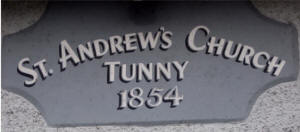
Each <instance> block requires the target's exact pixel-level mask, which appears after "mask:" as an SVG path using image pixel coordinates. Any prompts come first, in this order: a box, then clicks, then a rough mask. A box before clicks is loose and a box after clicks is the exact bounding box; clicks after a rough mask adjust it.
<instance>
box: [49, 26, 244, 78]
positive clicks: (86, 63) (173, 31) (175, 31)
mask: <svg viewBox="0 0 300 132" xmlns="http://www.w3.org/2000/svg"><path fill="white" fill-rule="evenodd" d="M154 28H155V27H154ZM172 31H173V32H175V33H177V32H176V31H175V30H172ZM215 32H216V31H215ZM83 40H84V39H83ZM56 51H57V50H56ZM87 63H89V62H87ZM87 63H86V64H87ZM90 63H91V62H90ZM86 64H85V65H86ZM248 68H249V67H248ZM67 70H68V69H67ZM54 76H56V74H55V75H54ZM45 81H47V80H45Z"/></svg>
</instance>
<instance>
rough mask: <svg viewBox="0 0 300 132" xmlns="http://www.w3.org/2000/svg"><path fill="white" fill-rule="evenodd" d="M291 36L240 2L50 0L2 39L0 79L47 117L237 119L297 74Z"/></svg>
mask: <svg viewBox="0 0 300 132" xmlns="http://www.w3.org/2000/svg"><path fill="white" fill-rule="evenodd" d="M296 36H297V32H296V30H295V28H294V27H292V26H291V25H287V24H283V23H279V22H275V21H273V20H270V19H268V18H266V17H264V16H262V15H260V14H259V13H258V12H257V11H256V10H255V9H254V7H253V6H252V5H251V3H250V2H186V3H185V2H177V3H176V2H172V3H169V2H156V3H153V2H121V3H117V2H103V3H102V2H87V3H81V2H73V3H71V2H58V3H56V2H50V3H49V4H48V7H47V10H46V12H45V14H44V16H42V18H41V19H40V21H39V22H38V23H36V24H35V25H33V26H31V27H29V28H27V29H25V30H23V31H21V32H18V33H16V34H13V35H9V36H5V37H4V38H3V45H2V88H5V89H7V90H9V91H12V92H15V93H17V94H20V95H22V96H24V97H25V98H26V99H28V100H30V101H31V102H32V103H33V104H34V105H35V106H36V107H37V108H38V109H39V111H41V113H42V115H43V116H44V117H45V120H46V121H47V123H48V124H49V125H51V126H73V125H96V124H145V125H148V124H162V123H178V122H220V121H233V120H241V119H245V118H246V117H247V116H248V114H249V112H250V111H251V108H252V104H253V103H254V102H255V100H256V98H257V97H258V96H259V95H260V94H261V93H262V92H263V91H264V90H266V89H267V88H270V87H272V86H273V85H276V84H278V83H281V82H286V81H292V80H295V79H296V78H297V75H298V73H297V72H298V64H299V60H298V55H299V52H298V43H297V38H296Z"/></svg>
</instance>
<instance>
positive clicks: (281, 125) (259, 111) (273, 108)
mask: <svg viewBox="0 0 300 132" xmlns="http://www.w3.org/2000/svg"><path fill="white" fill-rule="evenodd" d="M252 3H253V4H254V5H255V7H256V8H257V9H258V10H259V11H260V12H261V13H262V14H263V15H265V16H267V17H270V18H272V19H275V20H277V21H281V22H284V23H293V24H294V25H295V26H296V28H297V30H298V40H299V42H300V34H299V31H300V1H298V0H294V1H279V0H277V1H274V0H273V1H268V0H260V1H253V2H252ZM46 6H47V2H30V1H23V2H11V1H5V2H2V30H1V32H2V36H5V35H7V34H12V33H15V32H18V31H20V30H22V29H25V28H26V27H28V26H31V25H32V24H34V23H35V22H37V21H38V19H39V18H40V16H41V15H42V14H43V12H44V11H45V9H46ZM299 47H300V46H299ZM1 99H2V102H1V103H2V111H1V113H2V124H1V125H2V130H3V131H4V132H19V131H22V132H41V131H46V132H69V131H75V132H86V131H91V132H98V131H99V132H100V131H108V132H112V131H122V132H127V131H128V132H131V131H134V132H139V131H143V132H145V131H146V132H152V131H165V132H169V131H178V132H179V131H187V132H193V131H195V132H246V131H247V132H300V79H298V80H297V81H294V82H288V83H283V84H279V85H277V86H274V87H272V88H270V89H268V90H267V91H266V92H264V93H263V94H262V95H260V97H259V98H258V99H257V101H256V103H255V104H254V107H253V109H252V111H251V113H250V115H249V117H248V118H247V119H246V120H244V121H239V122H230V123H210V124H201V123H197V124H172V125H164V126H89V127H66V128H52V127H48V126H47V124H46V122H45V120H44V119H43V117H42V116H41V114H40V112H39V111H37V109H36V108H35V107H34V106H33V105H32V104H31V103H30V102H29V101H27V100H25V99H24V98H23V97H21V96H19V95H16V94H14V93H10V92H7V91H6V90H4V89H2V94H1Z"/></svg>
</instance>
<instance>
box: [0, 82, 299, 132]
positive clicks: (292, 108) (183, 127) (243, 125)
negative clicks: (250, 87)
mask: <svg viewBox="0 0 300 132" xmlns="http://www.w3.org/2000/svg"><path fill="white" fill-rule="evenodd" d="M284 86H286V87H289V88H291V87H295V86H294V85H292V84H284ZM284 89H286V88H285V87H277V88H276V89H275V92H272V94H279V95H278V96H276V97H277V98H281V97H282V98H287V100H284V101H280V102H284V103H282V104H291V106H289V105H288V106H287V107H288V108H290V109H289V110H290V111H291V112H292V113H290V114H292V115H293V116H292V117H293V118H291V119H290V120H288V121H286V122H285V121H282V119H281V120H280V118H278V119H279V120H278V121H279V122H277V123H279V126H280V124H283V125H284V124H285V123H288V122H289V121H290V122H291V123H292V122H294V123H292V124H291V125H290V126H287V127H293V126H295V127H297V115H298V114H297V108H298V107H297V98H296V97H297V95H298V94H297V93H298V92H297V89H296V90H293V89H291V90H289V91H285V90H284ZM266 94H267V95H268V94H269V93H268V92H267V93H266ZM285 94H287V95H285ZM289 95H290V96H289ZM5 96H6V95H5V94H4V97H5ZM268 97H269V96H267V97H265V98H264V99H266V100H268V99H269V98H268ZM294 97H295V98H294ZM295 101H296V102H295ZM267 102H270V103H271V104H272V101H267ZM292 104H295V105H292ZM298 104H299V103H298ZM259 106H260V107H263V108H270V107H272V108H274V106H272V105H268V103H267V104H260V105H259ZM263 108H262V109H263ZM266 111H267V110H266ZM279 111H281V108H279ZM293 112H295V113H293ZM254 113H257V111H256V110H255V109H254ZM258 113H260V112H259V110H258ZM271 113H272V112H271ZM274 113H276V112H274ZM285 113H286V112H285ZM263 115H265V112H264V113H263ZM263 115H261V116H259V115H258V117H256V116H255V115H254V117H250V118H249V119H248V120H247V121H246V122H242V123H239V124H238V126H241V127H240V128H241V129H245V130H252V129H254V128H258V129H259V128H262V125H263V124H265V123H262V125H258V124H256V123H255V122H256V121H260V120H264V121H267V123H266V124H267V125H268V123H270V122H272V121H274V118H275V120H276V117H277V116H271V119H270V117H268V116H267V117H268V119H266V117H265V118H264V116H263ZM275 115H276V114H275ZM283 115H285V114H283ZM272 119H273V120H272ZM268 120H270V122H268ZM271 120H272V121H271ZM252 121H253V125H255V124H256V125H257V126H256V127H254V126H252V125H251V122H252ZM282 122H283V123H282ZM248 123H250V124H248ZM295 123H296V124H295ZM270 124H273V125H274V124H276V122H275V123H274V122H272V123H270ZM270 124H269V125H270ZM213 126H214V127H215V129H220V128H222V127H225V128H227V130H228V129H229V128H231V127H232V125H230V124H229V123H228V124H225V125H222V124H211V125H204V126H203V125H200V126H199V125H197V124H194V125H188V126H186V125H179V126H172V125H171V126H167V127H162V126H158V127H150V128H143V127H129V129H128V130H130V129H133V130H137V131H138V130H155V129H162V130H168V129H172V130H205V128H210V127H213ZM249 127H250V128H249ZM270 127H272V125H271V126H269V127H268V126H267V127H264V128H266V129H267V128H270ZM273 127H278V125H274V126H273ZM98 128H99V129H104V130H108V129H110V130H111V129H113V130H114V129H115V130H118V129H119V130H120V129H123V128H124V129H126V128H128V127H115V128H114V127H113V128H112V127H98ZM35 129H36V128H35ZM41 129H43V128H41ZM237 129H238V128H237ZM65 130H68V129H65ZM77 130H78V131H80V130H82V131H84V130H91V131H93V130H94V131H96V129H93V128H90V129H89V128H81V129H77Z"/></svg>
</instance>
